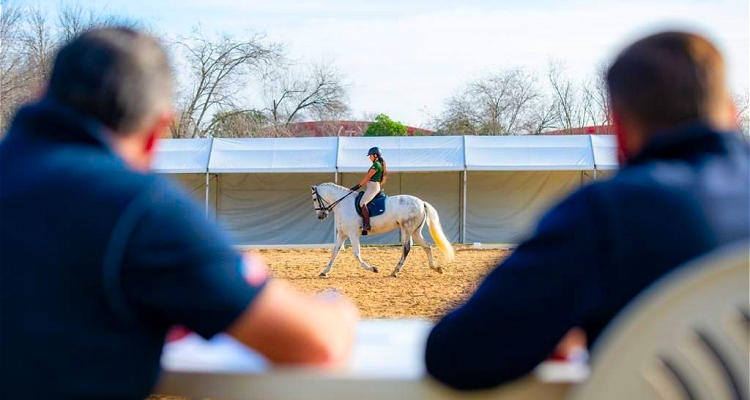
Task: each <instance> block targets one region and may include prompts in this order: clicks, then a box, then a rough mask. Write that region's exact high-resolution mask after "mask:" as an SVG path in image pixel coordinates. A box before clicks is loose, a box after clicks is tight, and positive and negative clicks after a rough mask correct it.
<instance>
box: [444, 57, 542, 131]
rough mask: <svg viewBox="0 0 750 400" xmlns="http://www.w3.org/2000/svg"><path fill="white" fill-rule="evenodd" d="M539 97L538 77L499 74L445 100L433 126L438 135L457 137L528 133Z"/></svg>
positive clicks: (518, 70)
mask: <svg viewBox="0 0 750 400" xmlns="http://www.w3.org/2000/svg"><path fill="white" fill-rule="evenodd" d="M540 96H541V92H540V90H539V87H538V83H537V78H536V76H535V75H533V74H530V73H528V72H526V71H525V70H524V69H522V68H512V69H507V70H500V71H496V72H494V73H492V74H490V75H487V76H485V77H484V78H482V79H479V80H477V81H474V82H472V83H470V84H469V85H467V87H466V88H464V89H463V90H461V91H459V92H458V93H457V94H455V95H453V96H450V97H449V98H448V99H446V101H445V109H444V111H443V113H442V114H441V115H440V116H438V117H437V118H436V119H435V121H434V122H433V124H432V125H433V126H434V127H435V128H436V129H437V130H438V131H439V132H448V133H458V134H483V135H512V134H518V133H528V131H526V130H525V129H526V128H528V127H529V126H530V124H529V120H530V119H531V118H533V116H532V114H533V113H534V110H533V108H534V107H533V105H534V103H535V102H537V101H538V100H539V99H540Z"/></svg>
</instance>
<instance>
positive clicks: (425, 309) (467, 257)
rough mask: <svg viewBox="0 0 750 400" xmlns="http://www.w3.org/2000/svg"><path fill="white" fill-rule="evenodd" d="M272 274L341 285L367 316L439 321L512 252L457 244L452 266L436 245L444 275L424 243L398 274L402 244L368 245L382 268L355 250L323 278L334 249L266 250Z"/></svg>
mask: <svg viewBox="0 0 750 400" xmlns="http://www.w3.org/2000/svg"><path fill="white" fill-rule="evenodd" d="M259 252H260V253H261V254H262V256H263V257H264V258H265V259H266V262H267V263H268V267H269V272H270V273H271V274H272V275H273V276H276V277H280V278H284V279H287V280H289V281H290V282H291V283H292V284H294V285H295V286H296V287H298V288H299V289H300V290H304V291H306V292H311V293H314V292H319V291H322V290H324V289H330V288H335V289H338V290H339V291H341V292H343V293H344V294H345V295H346V296H348V297H350V298H351V299H353V300H354V301H355V302H356V303H357V305H358V306H359V307H360V310H361V312H362V316H363V317H365V318H391V317H420V318H429V319H435V318H437V317H439V316H440V315H442V314H443V313H445V312H446V311H447V310H448V309H449V308H451V307H453V306H455V305H456V304H457V303H458V302H461V301H463V300H464V299H465V298H466V296H467V295H468V294H469V293H471V291H472V290H473V289H474V288H475V287H476V285H477V284H478V283H479V281H480V280H481V279H482V278H483V277H484V276H485V275H486V274H487V273H488V272H489V270H490V269H491V268H492V267H493V266H495V265H496V264H497V262H498V261H499V260H500V259H502V258H504V257H506V256H507V255H508V254H509V252H508V251H507V250H505V251H503V250H478V249H471V248H468V247H456V258H455V260H454V261H453V262H451V263H449V264H446V263H445V262H444V260H443V256H442V254H441V253H440V252H439V250H438V249H436V248H434V247H433V254H434V256H435V259H436V260H435V261H436V263H437V264H438V265H441V266H443V271H444V272H443V274H438V273H436V272H434V271H433V270H431V269H430V268H429V266H428V265H427V256H426V254H425V252H424V250H422V248H421V247H418V246H414V247H412V250H411V253H409V256H408V258H407V259H406V262H405V263H404V267H403V269H402V270H401V273H400V274H399V277H398V278H391V277H389V275H390V273H391V272H392V271H393V269H394V267H395V266H396V263H398V260H399V258H400V257H401V248H400V247H396V246H387V247H365V248H363V249H362V251H361V254H362V258H363V259H364V260H365V261H366V262H368V263H369V264H370V265H373V266H376V267H378V269H379V272H378V273H372V272H369V271H366V270H364V269H363V268H362V267H361V266H360V265H359V262H358V261H357V260H356V258H354V255H353V254H352V252H351V248H350V247H347V249H346V251H342V252H340V253H339V255H338V258H337V259H336V262H335V263H334V265H333V270H332V271H331V273H330V274H329V276H328V277H327V278H320V277H318V273H319V272H320V271H321V270H323V268H324V267H325V265H326V264H327V263H328V259H329V258H330V256H331V250H329V249H300V250H288V249H285V250H260V251H259Z"/></svg>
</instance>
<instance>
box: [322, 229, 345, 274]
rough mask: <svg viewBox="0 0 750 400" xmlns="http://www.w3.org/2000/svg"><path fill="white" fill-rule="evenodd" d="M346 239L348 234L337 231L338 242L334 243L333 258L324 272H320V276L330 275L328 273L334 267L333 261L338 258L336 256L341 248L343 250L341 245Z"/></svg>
mask: <svg viewBox="0 0 750 400" xmlns="http://www.w3.org/2000/svg"><path fill="white" fill-rule="evenodd" d="M345 241H346V236H345V235H344V234H342V233H341V232H338V231H337V232H336V243H334V245H333V253H332V254H331V259H330V260H328V265H326V268H325V269H324V270H323V272H321V273H320V275H319V276H324V277H325V276H328V273H329V272H331V268H333V262H334V261H335V260H336V256H337V255H338V254H339V250H341V246H342V245H343V244H344V242H345Z"/></svg>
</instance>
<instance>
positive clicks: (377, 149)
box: [367, 147, 381, 156]
mask: <svg viewBox="0 0 750 400" xmlns="http://www.w3.org/2000/svg"><path fill="white" fill-rule="evenodd" d="M373 154H376V155H381V154H380V149H379V148H377V147H371V148H370V150H368V151H367V155H368V156H371V155H373Z"/></svg>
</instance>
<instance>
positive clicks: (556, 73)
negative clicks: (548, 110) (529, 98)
mask: <svg viewBox="0 0 750 400" xmlns="http://www.w3.org/2000/svg"><path fill="white" fill-rule="evenodd" d="M564 71H565V65H564V64H563V63H562V62H559V61H550V63H549V66H548V71H547V77H548V79H549V84H550V88H551V91H552V95H553V96H554V97H555V104H556V110H555V114H556V115H555V119H556V123H557V127H558V128H560V129H562V130H564V131H568V132H571V131H573V129H575V128H580V127H584V126H586V125H588V124H589V122H591V121H592V117H593V114H592V105H593V103H594V99H593V95H592V93H591V92H590V91H587V90H585V89H584V88H582V87H581V86H580V85H578V84H576V83H575V82H573V81H572V80H569V79H567V78H565V76H564Z"/></svg>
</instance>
